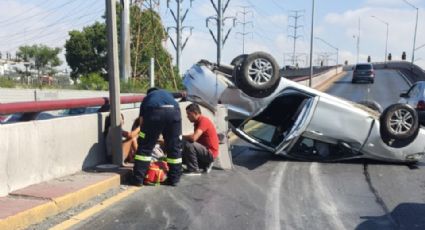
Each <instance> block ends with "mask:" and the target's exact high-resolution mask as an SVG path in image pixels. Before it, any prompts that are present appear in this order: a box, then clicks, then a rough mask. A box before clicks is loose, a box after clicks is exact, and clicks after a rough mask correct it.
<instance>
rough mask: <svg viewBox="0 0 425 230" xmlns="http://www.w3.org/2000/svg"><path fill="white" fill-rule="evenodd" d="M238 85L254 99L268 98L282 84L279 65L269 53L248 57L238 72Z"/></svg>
mask: <svg viewBox="0 0 425 230" xmlns="http://www.w3.org/2000/svg"><path fill="white" fill-rule="evenodd" d="M235 77H236V84H237V85H238V87H239V88H240V89H241V90H242V91H243V92H244V93H246V94H248V95H249V96H252V97H260V98H261V97H266V96H268V95H270V94H272V93H273V92H274V90H275V89H276V88H277V86H278V84H279V82H280V74H279V65H278V64H277V62H276V60H275V59H274V58H273V57H272V56H271V55H270V54H267V53H264V52H255V53H252V54H250V55H248V56H247V57H246V58H245V59H244V60H243V62H242V65H241V68H240V69H239V70H237V71H236V73H235Z"/></svg>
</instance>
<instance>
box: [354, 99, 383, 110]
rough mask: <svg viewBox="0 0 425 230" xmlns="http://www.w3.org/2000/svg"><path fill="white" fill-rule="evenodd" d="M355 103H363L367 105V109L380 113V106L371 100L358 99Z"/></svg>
mask: <svg viewBox="0 0 425 230" xmlns="http://www.w3.org/2000/svg"><path fill="white" fill-rule="evenodd" d="M357 104H360V105H364V106H366V107H368V108H369V109H372V110H375V111H376V112H379V113H382V106H381V105H380V104H379V103H378V102H376V101H373V100H365V101H359V102H357Z"/></svg>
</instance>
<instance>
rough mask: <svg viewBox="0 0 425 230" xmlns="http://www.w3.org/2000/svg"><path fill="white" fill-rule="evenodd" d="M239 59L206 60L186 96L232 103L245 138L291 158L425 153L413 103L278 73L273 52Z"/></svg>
mask: <svg viewBox="0 0 425 230" xmlns="http://www.w3.org/2000/svg"><path fill="white" fill-rule="evenodd" d="M232 63H233V65H230V66H228V65H224V64H220V65H217V64H214V63H211V62H208V61H206V60H202V61H200V62H198V63H197V64H195V65H193V66H192V68H191V69H189V70H188V71H187V72H186V74H185V76H184V78H183V84H184V85H185V87H186V90H187V99H188V100H190V101H193V102H197V103H199V104H202V105H204V106H205V107H207V108H209V109H210V110H212V111H214V110H215V109H216V106H217V104H218V103H221V104H225V105H227V108H228V116H227V119H228V121H229V122H230V124H231V125H232V131H233V132H234V133H235V134H236V135H238V136H239V137H240V138H242V139H244V140H246V141H248V142H249V143H251V144H253V145H256V146H257V147H259V148H261V149H263V150H264V151H268V152H272V153H274V154H278V155H284V156H286V157H288V158H294V159H300V160H307V161H309V160H313V161H337V160H343V159H354V158H369V159H376V160H383V161H390V162H405V163H415V162H417V161H419V160H420V159H421V158H422V156H423V155H424V154H425V151H424V148H425V147H424V143H425V129H423V128H420V126H419V123H418V115H417V113H416V111H415V109H414V108H412V107H411V106H410V105H406V104H401V103H398V104H393V105H390V106H389V107H388V108H386V109H385V110H384V111H383V112H382V113H380V111H379V110H380V109H379V107H380V106H378V104H377V103H371V102H372V101H368V102H361V103H360V102H359V103H354V102H349V101H346V100H343V99H340V98H337V97H334V96H332V95H329V94H326V93H323V92H320V91H318V90H315V89H312V88H309V87H306V86H303V85H301V84H298V83H296V82H293V81H291V80H288V79H286V78H281V77H279V66H278V65H277V63H276V60H275V59H274V58H273V57H272V56H270V55H269V54H266V53H263V52H256V53H252V54H249V55H246V56H238V57H236V58H235V59H234V60H233V61H232Z"/></svg>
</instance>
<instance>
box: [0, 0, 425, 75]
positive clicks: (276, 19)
mask: <svg viewBox="0 0 425 230" xmlns="http://www.w3.org/2000/svg"><path fill="white" fill-rule="evenodd" d="M213 1H214V2H217V1H218V0H213ZM226 2H227V0H223V4H224V3H226ZM408 2H410V3H411V4H413V5H415V6H417V7H418V8H419V20H418V27H417V28H418V29H417V38H416V46H415V47H416V48H418V49H417V50H416V52H415V59H416V60H415V63H416V64H418V65H419V66H421V67H422V68H424V69H425V47H422V48H419V47H421V46H422V45H425V0H408ZM169 3H170V4H169V7H170V8H171V9H172V10H174V11H176V0H170V1H169ZM244 8H245V10H246V11H247V12H248V13H247V14H246V21H245V22H249V23H247V24H246V30H245V33H246V36H245V37H244V41H245V50H244V51H245V53H252V52H255V51H265V52H268V53H270V54H272V55H273V56H274V57H275V59H276V60H277V61H278V63H279V65H281V66H285V65H292V60H291V54H292V53H293V51H294V50H293V46H294V40H293V39H292V38H291V36H293V35H294V29H293V26H294V23H295V20H294V18H293V17H291V16H293V15H295V11H298V14H299V15H301V17H299V18H298V21H297V22H298V26H299V28H298V29H297V36H298V39H297V40H296V45H295V46H296V49H295V52H296V53H298V54H300V55H299V57H300V59H299V60H298V63H299V65H300V66H306V65H309V63H308V61H307V60H308V54H309V52H310V34H311V21H312V20H311V11H312V0H298V1H290V0H230V2H229V5H228V8H227V9H226V11H225V13H224V17H228V18H229V20H227V21H225V27H224V31H225V32H227V30H228V29H230V28H231V32H230V34H229V37H228V39H227V40H226V42H225V44H224V46H223V51H222V62H223V63H230V62H231V60H232V59H233V58H234V57H236V56H238V55H239V54H241V53H243V48H242V40H243V36H242V35H241V34H242V32H243V29H242V22H243V17H242V15H243V14H242V13H241V12H242V11H243V9H244ZM182 9H183V12H184V11H185V9H188V14H187V17H186V19H185V21H184V23H183V25H184V26H187V27H193V30H192V33H191V34H190V30H189V29H187V30H185V31H184V39H185V38H186V37H188V36H189V40H188V42H187V45H186V47H185V48H184V50H183V52H182V57H181V58H182V71H181V72H184V71H185V70H187V69H188V68H190V66H191V65H193V64H194V63H196V62H197V61H198V60H200V59H207V60H210V61H213V62H215V61H216V50H217V49H216V44H215V42H214V40H213V39H212V37H211V35H210V32H209V29H208V28H207V27H206V18H208V17H210V16H215V14H216V13H215V10H214V8H213V6H212V4H211V1H208V0H194V1H190V0H184V1H183V4H182ZM104 10H105V1H104V0H0V52H2V53H3V54H4V53H5V52H11V53H12V54H14V53H15V51H16V50H17V48H18V47H19V46H21V45H32V44H46V45H48V46H52V47H62V48H63V45H64V44H65V40H66V39H67V38H68V31H69V30H73V29H77V30H81V29H82V28H83V27H84V26H87V25H90V24H92V23H94V22H95V21H96V20H97V21H102V20H103V19H102V17H101V16H102V15H103V14H104ZM156 10H157V11H158V12H159V13H160V15H161V17H162V20H163V23H164V26H165V27H173V26H175V22H174V19H173V17H172V14H171V13H170V9H168V8H167V1H166V0H159V4H158V5H157V6H156ZM372 16H374V17H372ZM232 18H235V20H236V21H235V22H236V23H235V24H234V26H233V20H232ZM415 19H416V9H414V8H413V7H412V6H410V5H408V4H407V3H406V2H404V1H403V0H343V1H341V0H322V1H321V0H315V14H314V26H313V28H314V33H313V34H314V37H315V39H314V43H313V44H314V49H313V50H314V62H313V63H314V64H315V65H317V64H318V63H320V60H324V62H325V63H326V60H327V63H328V64H335V63H336V59H337V58H336V50H337V49H338V51H339V55H338V62H339V63H340V64H341V63H343V62H344V61H347V62H348V63H349V64H352V63H355V62H356V61H357V57H358V58H359V62H366V61H367V57H368V56H370V57H371V59H372V61H377V62H379V61H384V56H385V45H386V28H387V27H386V24H385V23H388V25H389V26H388V28H389V30H388V31H389V33H388V43H387V44H388V53H391V54H392V59H393V60H400V59H401V54H402V52H403V51H405V52H406V54H407V60H409V61H410V60H411V55H412V49H413V39H414V31H415ZM359 24H360V26H359ZM359 27H360V30H359ZM210 29H211V30H212V31H213V32H214V34H215V33H216V27H215V25H214V24H213V23H210ZM359 35H360V36H359ZM170 36H171V37H173V38H174V39H175V34H173V33H170ZM358 39H359V46H358V47H359V55H358V56H357V41H358ZM165 46H166V47H167V49H168V50H169V52H170V53H171V54H172V55H173V56H175V49H174V47H173V45H172V43H171V42H170V41H169V40H168V41H167V42H166V43H165ZM325 56H327V58H323V57H325ZM319 57H321V58H319ZM61 58H62V59H64V57H63V54H62V55H61ZM62 67H65V65H63V66H62Z"/></svg>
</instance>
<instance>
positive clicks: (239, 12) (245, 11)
mask: <svg viewBox="0 0 425 230" xmlns="http://www.w3.org/2000/svg"><path fill="white" fill-rule="evenodd" d="M241 8H242V9H243V11H238V12H237V13H236V18H238V15H239V14H242V21H239V20H237V21H236V24H240V25H242V32H237V34H240V35H242V54H245V36H246V35H249V34H251V36H252V32H246V31H245V29H246V26H247V25H251V27H254V26H253V23H252V21H246V16H247V14H251V17H254V13H253V12H252V11H249V10H247V9H248V8H249V6H241Z"/></svg>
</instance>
